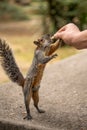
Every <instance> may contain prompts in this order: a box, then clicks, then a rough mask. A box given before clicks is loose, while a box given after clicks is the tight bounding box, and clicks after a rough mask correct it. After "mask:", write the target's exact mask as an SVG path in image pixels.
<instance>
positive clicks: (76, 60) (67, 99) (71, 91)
mask: <svg viewBox="0 0 87 130" xmlns="http://www.w3.org/2000/svg"><path fill="white" fill-rule="evenodd" d="M39 106H40V107H41V108H43V109H44V110H45V113H44V114H38V113H37V111H36V110H35V108H34V106H33V102H32V101H31V104H30V109H31V115H32V117H33V120H32V121H25V120H23V117H24V116H25V115H26V113H25V106H24V99H23V94H22V90H21V87H19V86H17V85H16V84H13V83H11V82H10V83H6V84H2V85H1V86H0V120H5V121H9V122H13V123H15V124H19V125H20V123H21V124H22V125H25V126H27V127H28V128H30V126H34V128H35V129H34V130H38V129H42V130H44V129H45V130H47V129H49V130H87V51H85V52H82V53H81V54H77V55H75V56H72V57H70V58H67V59H65V60H62V61H59V62H57V63H54V64H52V65H48V66H47V67H46V69H45V72H44V76H43V79H42V83H41V88H40V102H39Z"/></svg>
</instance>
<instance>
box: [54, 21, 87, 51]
mask: <svg viewBox="0 0 87 130" xmlns="http://www.w3.org/2000/svg"><path fill="white" fill-rule="evenodd" d="M54 38H56V39H58V38H59V39H62V40H63V41H64V42H65V43H66V44H67V45H70V46H73V47H75V48H76V49H86V48H87V30H84V31H80V30H79V28H78V27H77V26H76V25H75V24H73V23H69V24H67V25H65V26H63V27H62V28H60V29H59V30H58V31H57V32H56V33H55V34H54Z"/></svg>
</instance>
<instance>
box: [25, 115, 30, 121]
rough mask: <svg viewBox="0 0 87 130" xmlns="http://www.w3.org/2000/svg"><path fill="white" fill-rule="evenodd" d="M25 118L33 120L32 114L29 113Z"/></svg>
mask: <svg viewBox="0 0 87 130" xmlns="http://www.w3.org/2000/svg"><path fill="white" fill-rule="evenodd" d="M23 119H24V120H25V119H27V120H31V119H32V116H31V115H27V116H25V117H24V118H23Z"/></svg>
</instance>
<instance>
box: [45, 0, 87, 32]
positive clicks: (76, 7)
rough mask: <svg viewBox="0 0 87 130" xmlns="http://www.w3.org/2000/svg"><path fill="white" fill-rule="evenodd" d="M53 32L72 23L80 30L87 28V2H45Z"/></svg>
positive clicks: (79, 0) (50, 0)
mask: <svg viewBox="0 0 87 130" xmlns="http://www.w3.org/2000/svg"><path fill="white" fill-rule="evenodd" d="M46 1H47V2H48V11H47V13H46V14H48V16H50V19H51V21H52V24H53V27H54V28H53V29H54V31H57V30H58V29H59V28H60V27H61V26H63V25H65V24H67V23H70V22H73V23H75V24H76V25H78V26H79V28H80V29H85V28H87V0H46Z"/></svg>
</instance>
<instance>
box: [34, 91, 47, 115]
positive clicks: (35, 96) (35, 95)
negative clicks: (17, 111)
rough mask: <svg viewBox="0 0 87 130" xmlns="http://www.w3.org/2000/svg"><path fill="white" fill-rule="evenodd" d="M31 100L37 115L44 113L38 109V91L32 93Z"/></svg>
mask: <svg viewBox="0 0 87 130" xmlns="http://www.w3.org/2000/svg"><path fill="white" fill-rule="evenodd" d="M32 98H33V101H34V106H35V108H36V109H37V111H38V112H39V113H44V112H45V111H44V110H42V109H40V108H39V107H38V103H39V90H36V91H33V92H32Z"/></svg>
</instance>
